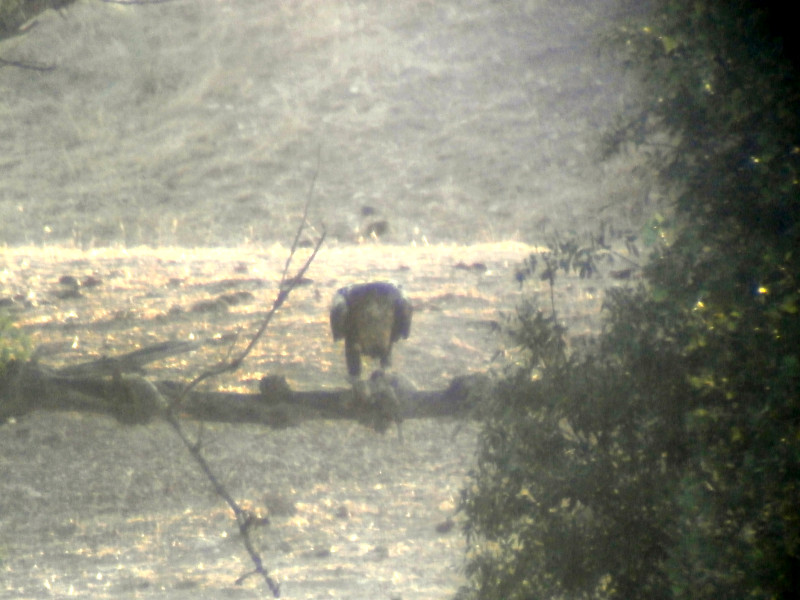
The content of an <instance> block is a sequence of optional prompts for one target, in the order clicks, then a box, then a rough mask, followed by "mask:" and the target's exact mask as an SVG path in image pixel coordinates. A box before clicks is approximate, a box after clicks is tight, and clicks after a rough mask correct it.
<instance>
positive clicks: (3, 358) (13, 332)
mask: <svg viewBox="0 0 800 600" xmlns="http://www.w3.org/2000/svg"><path fill="white" fill-rule="evenodd" d="M29 355H30V341H29V340H28V338H27V336H25V335H24V334H23V333H22V332H21V331H20V330H19V329H18V328H17V327H16V326H15V325H14V320H13V319H12V318H11V317H10V316H9V315H8V314H6V313H5V312H4V311H2V310H0V377H2V375H3V374H4V373H5V370H6V365H8V363H9V362H10V361H12V360H26V359H27V358H28V357H29Z"/></svg>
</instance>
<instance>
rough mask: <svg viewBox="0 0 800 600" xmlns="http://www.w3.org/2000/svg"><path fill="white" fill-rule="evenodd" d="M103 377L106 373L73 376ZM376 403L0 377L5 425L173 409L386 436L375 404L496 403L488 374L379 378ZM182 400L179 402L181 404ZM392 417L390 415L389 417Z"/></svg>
mask: <svg viewBox="0 0 800 600" xmlns="http://www.w3.org/2000/svg"><path fill="white" fill-rule="evenodd" d="M75 372H82V373H98V372H100V373H103V372H107V371H106V368H105V366H104V368H103V369H98V370H96V369H87V370H84V371H80V370H77V369H76V370H74V371H71V372H70V373H75ZM367 385H368V386H369V387H368V395H367V397H368V398H370V399H373V400H374V401H373V402H370V403H367V404H365V403H364V402H359V401H357V398H356V395H355V394H354V393H353V390H352V389H336V390H314V391H295V390H292V389H291V388H290V387H289V385H288V384H287V382H286V380H285V379H284V378H283V377H280V376H268V377H265V378H264V379H263V380H262V382H261V385H260V390H259V393H236V392H207V391H198V390H192V391H190V392H189V393H188V394H186V395H185V396H184V397H182V398H181V393H182V389H183V384H181V383H177V382H171V381H160V382H156V383H152V382H151V381H150V380H148V379H147V378H145V377H142V376H141V375H138V374H123V373H120V372H119V371H116V372H114V373H113V374H112V375H94V374H84V375H80V376H76V375H72V374H70V375H64V374H63V372H61V371H55V370H53V369H50V368H48V367H46V366H43V365H40V364H38V363H37V362H35V361H28V362H19V361H9V363H7V365H6V369H5V372H4V373H3V374H2V375H0V420H2V421H5V420H7V419H8V418H10V417H18V416H22V415H24V414H27V413H29V412H32V411H35V410H62V411H63V410H73V411H83V412H96V413H103V414H108V415H111V416H113V417H114V418H116V419H117V420H118V421H120V422H121V423H125V424H141V423H147V422H149V421H151V420H152V419H154V418H157V417H158V416H159V415H160V414H163V412H164V411H165V410H167V409H168V408H169V409H170V410H172V411H173V412H174V413H177V414H180V415H184V416H185V417H188V418H191V419H197V420H202V421H217V422H227V423H261V424H264V425H268V426H270V427H288V426H293V425H298V424H299V423H301V422H303V421H305V420H308V419H353V420H357V421H360V422H364V423H365V424H369V425H370V426H372V427H374V428H376V429H378V430H381V431H382V430H385V429H386V427H388V425H389V424H390V423H391V419H389V420H387V419H383V418H381V419H377V418H376V415H375V414H371V410H372V409H373V408H375V409H376V410H377V409H385V406H383V405H381V404H380V402H379V401H378V400H376V399H380V398H381V397H382V395H383V396H385V395H386V393H387V390H390V391H389V394H390V396H391V397H392V402H393V403H396V406H395V405H394V404H393V409H392V410H394V411H395V413H396V414H395V413H392V415H393V419H394V420H396V421H397V422H398V423H399V422H400V421H401V420H403V419H415V418H435V417H468V416H470V415H472V414H473V413H474V409H475V407H476V406H477V405H479V404H482V403H484V402H486V401H488V399H489V398H490V396H491V394H492V390H493V386H492V383H491V379H490V378H489V377H488V376H486V375H482V374H473V375H466V376H461V377H456V378H454V379H453V380H452V381H451V383H450V385H449V386H448V388H447V389H444V390H433V391H423V390H415V389H413V387H412V386H411V385H409V384H408V383H407V382H405V381H404V380H402V379H401V378H399V377H394V376H390V375H380V377H374V376H373V378H372V380H370V381H369V382H367ZM179 398H180V403H179V404H176V401H177V400H178V399H179ZM384 412H385V411H384Z"/></svg>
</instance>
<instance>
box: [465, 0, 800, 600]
mask: <svg viewBox="0 0 800 600" xmlns="http://www.w3.org/2000/svg"><path fill="white" fill-rule="evenodd" d="M654 7H655V9H654V10H653V11H651V12H648V13H647V14H645V15H644V16H641V17H639V19H638V20H637V21H636V22H633V23H631V24H630V25H629V26H626V27H623V28H620V29H619V30H618V31H617V32H616V34H615V35H614V36H612V39H611V43H614V44H616V46H615V47H616V48H622V52H623V54H624V58H625V60H626V61H628V64H629V66H630V67H631V68H632V69H634V71H635V72H636V73H637V74H638V75H639V79H640V81H641V82H642V93H641V96H640V102H639V104H638V105H637V106H635V107H633V108H631V110H630V111H629V112H627V113H625V114H624V115H623V116H622V119H621V121H620V125H619V127H618V128H616V129H615V130H614V131H612V132H610V134H609V137H608V142H609V144H608V147H609V148H610V149H612V150H613V151H616V152H619V151H624V148H626V147H630V146H636V147H637V148H639V149H640V150H642V151H644V152H646V153H648V154H649V156H650V158H651V159H652V162H653V164H654V165H658V172H659V174H660V177H661V180H660V186H661V189H662V190H664V193H665V195H666V196H668V197H671V198H674V202H673V206H672V212H671V214H670V217H669V218H664V217H660V216H655V217H654V219H653V221H652V224H653V227H652V228H651V230H650V231H651V233H654V234H655V238H656V239H658V240H660V243H659V244H657V245H656V246H655V247H656V251H655V252H654V254H653V256H652V258H651V260H650V263H649V265H648V266H647V267H646V268H645V272H644V273H645V281H646V285H643V286H640V287H638V288H637V289H635V290H630V291H622V290H616V291H612V292H611V293H610V294H609V295H608V297H607V300H606V303H605V306H606V309H607V310H606V321H605V329H604V331H603V333H602V335H601V336H600V337H599V339H598V344H597V346H596V349H595V350H593V351H592V352H590V353H587V354H585V355H582V356H580V357H577V356H571V355H570V354H569V353H568V352H567V351H566V350H565V345H564V343H563V339H564V332H563V331H562V330H561V329H560V328H559V327H558V326H557V325H556V324H555V323H554V322H553V321H552V320H550V319H548V318H546V317H545V315H544V314H543V313H541V312H537V311H523V312H522V313H521V318H520V327H519V328H518V330H517V334H516V339H515V341H516V342H521V343H522V344H523V346H525V347H526V348H527V350H528V360H527V361H526V362H523V363H522V364H518V365H517V366H516V367H515V368H514V370H513V371H512V372H511V373H510V374H509V375H508V377H507V378H506V381H505V383H504V385H503V390H502V391H503V393H501V394H500V396H501V397H502V398H503V401H502V402H501V403H498V405H497V406H496V407H495V410H494V411H493V414H492V415H491V417H490V418H489V419H488V420H487V422H486V425H485V428H484V431H483V434H482V436H481V444H480V450H479V461H478V464H477V467H476V468H475V470H474V472H473V474H472V480H471V482H470V484H469V486H468V487H467V488H466V490H465V492H464V498H463V502H462V508H463V509H464V510H465V512H466V514H467V516H468V523H467V526H466V533H467V536H468V540H469V551H468V573H469V575H470V578H471V585H470V587H469V589H466V588H465V589H464V590H462V593H461V596H462V597H468V596H474V597H479V598H503V599H510V598H531V597H541V598H626V599H631V598H648V599H652V598H663V599H672V598H687V599H688V598H693V599H694V598H720V597H725V598H734V597H749V598H765V599H766V598H789V597H793V595H794V594H795V593H796V590H797V587H798V581H797V575H796V573H798V572H800V569H798V567H800V564H799V563H800V525H799V524H800V514H798V507H800V436H798V431H799V429H798V428H799V427H800V417H799V416H798V415H800V401H798V397H799V396H798V382H800V361H799V360H798V354H797V348H800V326H799V325H798V318H797V315H798V300H799V299H800V288H799V286H798V281H797V273H798V272H800V264H798V253H797V248H798V247H800V239H798V237H800V227H799V226H798V216H800V203H799V202H798V173H800V150H798V146H797V136H798V133H800V123H799V122H798V118H800V117H799V116H798V115H800V110H798V108H800V107H798V100H799V99H800V86H799V85H798V82H797V77H796V68H795V65H792V64H791V63H790V62H789V60H788V59H789V58H790V57H789V56H788V52H789V51H790V50H791V48H789V47H788V46H786V45H783V46H782V45H781V43H780V39H779V38H776V37H774V31H771V30H770V27H772V26H774V25H775V24H776V23H777V22H778V21H779V19H776V9H775V7H772V6H767V7H766V8H765V7H763V6H756V5H754V4H752V3H748V2H735V3H729V2H713V1H712V2H706V3H702V4H697V3H689V2H684V1H677V0H676V1H671V0H664V1H660V2H655V3H654ZM770 9H771V10H770ZM651 241H654V240H651ZM548 268H549V265H548ZM551 281H552V279H551Z"/></svg>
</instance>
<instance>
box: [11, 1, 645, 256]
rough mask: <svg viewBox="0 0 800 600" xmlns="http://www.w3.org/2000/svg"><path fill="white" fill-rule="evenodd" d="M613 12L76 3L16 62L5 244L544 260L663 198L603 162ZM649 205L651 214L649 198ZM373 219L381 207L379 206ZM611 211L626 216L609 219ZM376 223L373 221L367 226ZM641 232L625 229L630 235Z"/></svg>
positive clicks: (48, 23) (593, 4)
mask: <svg viewBox="0 0 800 600" xmlns="http://www.w3.org/2000/svg"><path fill="white" fill-rule="evenodd" d="M611 4H612V2H609V1H597V0H590V1H588V0H587V1H584V0H575V1H571V2H558V1H554V0H533V1H527V2H525V1H518V2H488V1H473V0H451V1H447V2H424V1H419V2H418V1H400V2H354V1H347V2H314V1H296V2H263V1H261V0H237V1H235V2H227V1H219V0H192V1H187V0H176V1H174V2H168V3H165V4H156V5H130V6H122V5H115V4H106V3H101V2H96V1H79V2H76V3H75V4H73V5H71V6H70V7H68V8H67V9H65V10H63V11H62V12H61V13H56V12H54V11H48V12H46V13H43V14H41V15H39V16H38V17H37V21H38V23H37V25H36V26H35V27H33V28H32V30H31V31H30V32H29V33H28V34H27V35H25V36H21V37H17V38H13V39H10V40H6V41H5V42H3V43H1V44H0V56H2V57H3V58H5V59H7V60H24V61H28V62H36V63H40V64H48V65H54V66H55V67H56V68H55V69H54V70H52V71H47V72H37V71H31V70H23V69H17V68H9V67H7V68H4V69H0V173H2V178H0V242H4V243H6V244H9V245H17V244H40V243H58V244H68V245H76V246H78V247H83V248H88V247H92V246H98V245H109V244H112V245H117V244H121V245H129V246H131V245H139V244H150V245H185V246H203V245H218V244H224V245H238V244H241V243H244V242H271V241H277V240H286V239H288V238H289V237H290V235H291V231H292V230H293V229H294V227H295V226H296V224H297V222H298V219H299V215H300V214H301V212H302V206H303V203H304V201H305V198H306V196H307V192H308V189H309V186H310V184H311V181H312V179H313V174H314V171H315V168H316V165H317V157H318V155H319V175H318V180H317V183H316V188H315V192H314V200H315V203H314V206H313V207H312V214H311V221H312V223H313V224H314V225H315V226H317V227H319V226H325V227H327V229H328V231H329V236H330V238H329V239H330V241H331V242H332V243H335V242H336V241H337V240H339V241H341V242H350V241H357V240H358V239H359V237H360V236H362V234H364V233H365V232H367V228H368V225H369V223H371V222H374V221H376V220H384V219H385V220H386V221H388V223H389V230H388V232H386V233H384V234H383V235H382V236H381V237H382V239H383V241H385V242H391V243H399V244H405V243H408V242H412V241H414V242H417V243H425V242H429V243H438V242H459V243H471V242H486V241H498V240H508V239H514V240H519V241H525V242H536V241H538V240H539V239H540V238H542V237H543V234H544V233H546V232H547V231H548V230H552V229H554V228H557V229H560V230H563V229H569V228H574V227H579V228H580V227H584V226H586V224H587V223H589V224H590V225H591V224H592V223H594V222H596V220H597V217H598V216H599V215H600V214H601V212H602V209H603V207H607V206H608V205H612V206H618V205H619V204H620V202H619V200H623V202H624V203H629V202H630V201H631V199H639V198H643V197H644V192H642V191H641V189H640V188H639V186H638V184H637V183H636V181H635V178H634V177H632V174H631V167H630V166H629V165H627V164H625V163H624V161H616V162H615V163H612V164H604V165H598V164H597V163H596V162H595V149H596V142H597V139H598V136H599V135H600V134H601V133H602V130H603V127H604V126H605V124H607V123H608V121H609V119H610V118H612V117H613V115H614V114H615V113H616V112H617V111H619V110H620V108H621V107H622V103H623V85H622V81H621V72H620V70H619V67H618V66H616V65H613V64H610V63H608V62H604V61H602V60H601V59H600V57H599V54H600V52H599V50H598V47H597V46H596V45H595V41H596V35H597V34H598V33H599V32H602V31H603V29H604V28H605V27H607V26H608V23H609V18H610V15H611ZM637 201H638V200H637ZM364 207H368V208H366V209H365V208H364ZM606 210H607V209H606ZM365 213H372V214H365ZM623 221H624V219H623Z"/></svg>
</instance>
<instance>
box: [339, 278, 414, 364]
mask: <svg viewBox="0 0 800 600" xmlns="http://www.w3.org/2000/svg"><path fill="white" fill-rule="evenodd" d="M411 313H412V307H411V302H410V301H409V300H408V298H407V297H406V295H405V294H404V293H403V290H401V289H400V288H398V287H397V286H395V285H394V284H392V283H389V282H386V281H375V282H370V283H361V284H355V285H351V286H348V287H344V288H342V289H340V290H339V291H338V292H336V295H335V296H334V297H333V305H332V306H331V332H332V333H333V339H334V341H336V340H340V339H342V338H344V353H345V357H346V359H347V373H348V374H349V375H350V377H351V379H359V378H360V377H361V357H362V356H370V357H372V358H377V359H379V360H380V364H381V367H382V368H386V367H388V366H389V364H390V363H391V356H392V344H394V343H395V342H396V341H397V340H399V339H400V338H403V339H407V338H408V335H409V333H411Z"/></svg>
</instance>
